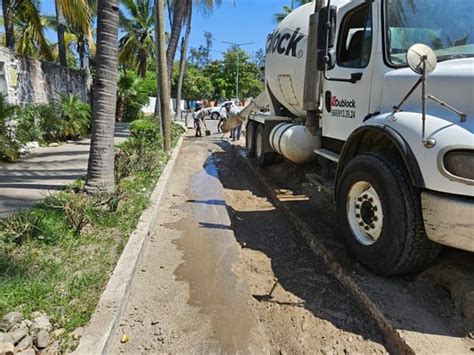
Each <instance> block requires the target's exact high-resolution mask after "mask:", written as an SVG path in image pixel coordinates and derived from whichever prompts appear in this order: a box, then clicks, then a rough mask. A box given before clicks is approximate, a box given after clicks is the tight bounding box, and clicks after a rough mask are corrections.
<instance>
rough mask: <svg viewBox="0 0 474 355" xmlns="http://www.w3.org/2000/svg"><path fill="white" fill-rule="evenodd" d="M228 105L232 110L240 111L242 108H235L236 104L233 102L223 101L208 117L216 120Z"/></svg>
mask: <svg viewBox="0 0 474 355" xmlns="http://www.w3.org/2000/svg"><path fill="white" fill-rule="evenodd" d="M228 103H231V104H232V108H237V109H242V107H240V106H237V104H236V103H235V102H234V101H224V102H223V103H221V104H220V105H218V106H216V107H213V108H212V110H211V115H210V116H211V119H212V120H218V119H219V118H220V117H221V115H222V112H223V111H224V110H225V105H226V104H228Z"/></svg>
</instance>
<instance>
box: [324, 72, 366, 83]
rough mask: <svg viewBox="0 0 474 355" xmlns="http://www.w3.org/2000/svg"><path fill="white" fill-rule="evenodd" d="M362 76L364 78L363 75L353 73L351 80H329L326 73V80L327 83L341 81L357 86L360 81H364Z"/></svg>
mask: <svg viewBox="0 0 474 355" xmlns="http://www.w3.org/2000/svg"><path fill="white" fill-rule="evenodd" d="M362 76H363V73H351V78H350V79H339V78H329V77H328V76H327V74H326V72H324V79H326V80H327V81H339V82H343V83H352V84H355V83H357V82H358V81H360V80H362Z"/></svg>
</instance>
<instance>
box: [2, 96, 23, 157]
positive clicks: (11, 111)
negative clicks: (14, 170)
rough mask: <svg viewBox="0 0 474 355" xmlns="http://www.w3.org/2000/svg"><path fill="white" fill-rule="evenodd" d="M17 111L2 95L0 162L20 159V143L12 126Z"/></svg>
mask: <svg viewBox="0 0 474 355" xmlns="http://www.w3.org/2000/svg"><path fill="white" fill-rule="evenodd" d="M16 111H17V107H16V106H12V105H10V104H9V103H8V102H7V100H6V99H5V96H3V95H2V94H0V160H4V161H10V162H11V161H15V160H17V159H18V157H19V153H18V151H19V149H20V142H19V141H18V140H17V139H16V137H15V132H14V128H13V127H12V126H11V123H12V119H13V118H14V117H15V114H16Z"/></svg>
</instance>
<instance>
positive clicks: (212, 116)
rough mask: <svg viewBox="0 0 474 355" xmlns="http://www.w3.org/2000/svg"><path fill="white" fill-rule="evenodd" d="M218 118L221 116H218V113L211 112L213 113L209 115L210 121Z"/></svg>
mask: <svg viewBox="0 0 474 355" xmlns="http://www.w3.org/2000/svg"><path fill="white" fill-rule="evenodd" d="M220 116H221V115H219V113H218V112H213V113H212V114H211V119H212V120H218V119H219V117H220Z"/></svg>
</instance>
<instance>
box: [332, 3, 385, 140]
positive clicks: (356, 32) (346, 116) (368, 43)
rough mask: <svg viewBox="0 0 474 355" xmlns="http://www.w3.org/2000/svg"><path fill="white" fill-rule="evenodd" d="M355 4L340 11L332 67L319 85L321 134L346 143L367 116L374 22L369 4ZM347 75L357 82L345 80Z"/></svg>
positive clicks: (373, 43)
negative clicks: (321, 114) (320, 90)
mask: <svg viewBox="0 0 474 355" xmlns="http://www.w3.org/2000/svg"><path fill="white" fill-rule="evenodd" d="M357 2H358V3H360V4H359V5H356V6H355V7H354V6H353V4H354V2H352V3H351V9H349V10H346V11H345V13H344V12H343V10H344V9H341V12H343V14H342V19H341V22H339V18H338V23H340V24H341V25H340V27H339V29H338V31H337V43H336V48H335V53H336V62H335V66H334V68H332V69H330V70H328V71H327V75H326V76H327V78H326V79H325V80H324V86H323V90H324V92H323V99H324V108H323V135H324V136H325V137H331V138H335V139H340V140H346V139H347V138H348V137H349V135H350V134H351V133H352V132H353V131H354V130H355V129H356V128H357V127H358V126H360V124H361V122H362V121H363V119H364V118H365V117H366V116H367V115H368V113H369V106H370V93H371V82H372V72H373V65H374V60H373V58H371V55H372V53H373V52H375V50H374V48H375V43H376V41H375V39H374V33H376V32H375V28H374V24H375V25H376V23H377V22H376V21H374V11H373V5H372V3H371V2H367V1H361V0H359V1H355V3H357ZM351 75H352V76H353V77H354V78H356V80H357V82H355V83H352V82H349V81H348V80H347V79H350V78H351Z"/></svg>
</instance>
